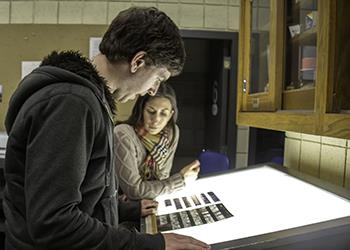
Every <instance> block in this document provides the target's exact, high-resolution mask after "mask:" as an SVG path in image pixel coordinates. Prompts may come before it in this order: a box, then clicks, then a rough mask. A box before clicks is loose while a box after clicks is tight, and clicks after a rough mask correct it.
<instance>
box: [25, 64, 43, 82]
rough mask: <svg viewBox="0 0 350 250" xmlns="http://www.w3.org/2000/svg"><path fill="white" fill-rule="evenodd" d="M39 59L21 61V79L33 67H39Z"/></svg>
mask: <svg viewBox="0 0 350 250" xmlns="http://www.w3.org/2000/svg"><path fill="white" fill-rule="evenodd" d="M40 63H41V61H22V74H21V79H23V78H24V77H25V76H26V75H28V74H29V73H31V72H32V71H33V70H34V69H36V68H37V67H39V65H40Z"/></svg>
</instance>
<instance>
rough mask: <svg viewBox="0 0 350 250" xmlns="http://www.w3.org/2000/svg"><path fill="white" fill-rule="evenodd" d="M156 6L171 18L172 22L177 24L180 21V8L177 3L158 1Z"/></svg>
mask: <svg viewBox="0 0 350 250" xmlns="http://www.w3.org/2000/svg"><path fill="white" fill-rule="evenodd" d="M158 8H159V9H160V10H161V11H164V12H165V13H166V14H167V15H168V16H169V17H170V18H171V20H173V22H174V23H176V24H177V25H178V24H179V23H180V22H179V12H180V8H179V5H178V4H177V3H173V4H172V3H169V4H168V3H158Z"/></svg>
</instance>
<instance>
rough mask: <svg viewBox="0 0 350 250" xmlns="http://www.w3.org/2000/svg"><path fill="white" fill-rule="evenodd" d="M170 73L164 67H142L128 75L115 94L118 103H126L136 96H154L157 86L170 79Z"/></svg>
mask: <svg viewBox="0 0 350 250" xmlns="http://www.w3.org/2000/svg"><path fill="white" fill-rule="evenodd" d="M170 75H171V74H170V72H169V70H168V69H167V68H165V67H156V66H144V67H141V68H139V69H138V70H137V71H136V72H135V73H132V74H130V76H129V77H128V79H126V80H125V82H124V83H123V85H122V87H121V88H120V89H119V90H118V93H116V98H117V100H118V101H119V102H122V103H124V102H127V101H129V100H133V99H135V98H136V97H137V96H139V95H141V96H143V95H145V94H147V93H148V94H150V95H154V94H155V93H156V92H157V90H158V88H159V85H160V84H161V83H162V82H165V81H166V80H167V79H168V78H169V77H170Z"/></svg>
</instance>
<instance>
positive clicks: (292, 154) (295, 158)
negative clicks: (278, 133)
mask: <svg viewBox="0 0 350 250" xmlns="http://www.w3.org/2000/svg"><path fill="white" fill-rule="evenodd" d="M300 147H301V141H300V140H296V139H293V138H285V140H284V162H283V165H284V166H286V167H289V168H293V169H297V170H298V169H299V162H300Z"/></svg>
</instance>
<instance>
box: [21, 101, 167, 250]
mask: <svg viewBox="0 0 350 250" xmlns="http://www.w3.org/2000/svg"><path fill="white" fill-rule="evenodd" d="M92 110H93V109H92V108H90V106H89V104H88V103H87V101H86V100H85V99H83V98H81V97H79V96H75V95H58V96H55V97H51V98H50V99H49V100H48V101H45V102H41V103H37V104H36V105H35V106H33V107H32V108H31V109H30V112H28V114H27V118H26V121H27V122H28V125H27V126H30V130H29V135H28V142H27V145H28V147H27V152H26V174H25V180H24V182H25V184H24V190H25V207H26V215H25V217H26V218H27V230H28V233H29V235H30V237H31V239H32V240H33V241H34V243H35V245H36V246H37V247H38V248H40V249H44V248H45V249H96V250H97V249H101V250H102V249H164V245H165V244H164V238H163V236H162V235H161V234H157V235H146V234H138V233H135V232H130V231H128V230H125V229H123V228H121V227H120V228H115V227H112V226H110V225H108V224H105V223H102V222H101V221H99V220H97V219H96V218H93V217H91V216H90V215H89V214H87V213H85V212H83V211H82V210H81V209H80V207H79V206H80V203H81V201H82V193H81V192H80V187H81V185H82V183H83V182H84V181H85V174H86V170H87V166H88V164H89V159H90V154H91V152H92V149H93V146H94V136H95V133H96V119H95V118H94V113H93V111H92ZM39 112H40V115H39Z"/></svg>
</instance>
